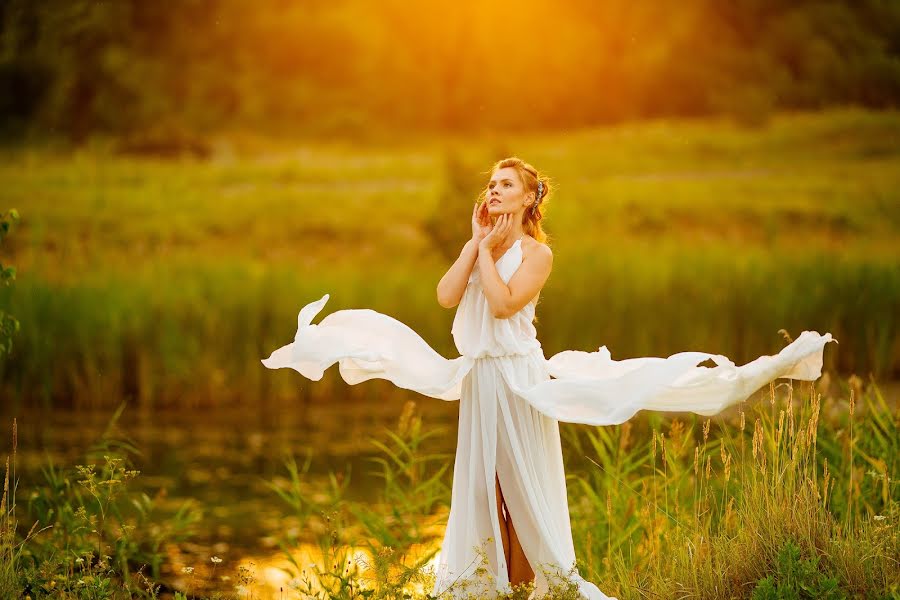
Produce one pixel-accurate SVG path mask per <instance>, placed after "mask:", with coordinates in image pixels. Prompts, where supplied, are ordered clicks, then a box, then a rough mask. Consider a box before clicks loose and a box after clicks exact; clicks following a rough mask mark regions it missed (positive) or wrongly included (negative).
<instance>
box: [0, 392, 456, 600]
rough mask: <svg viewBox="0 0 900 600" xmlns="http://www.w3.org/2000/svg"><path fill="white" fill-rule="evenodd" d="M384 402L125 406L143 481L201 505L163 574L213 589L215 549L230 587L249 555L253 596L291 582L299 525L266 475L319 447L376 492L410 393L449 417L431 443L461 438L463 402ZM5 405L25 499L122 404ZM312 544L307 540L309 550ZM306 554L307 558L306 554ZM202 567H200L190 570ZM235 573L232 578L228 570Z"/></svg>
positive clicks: (125, 425)
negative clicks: (283, 544) (47, 469)
mask: <svg viewBox="0 0 900 600" xmlns="http://www.w3.org/2000/svg"><path fill="white" fill-rule="evenodd" d="M381 398H382V401H379V402H372V403H366V404H360V403H359V402H358V401H357V402H354V403H351V402H346V401H342V400H341V399H336V400H335V401H333V402H329V403H320V404H309V405H306V406H305V407H303V409H302V411H298V410H296V409H295V408H294V407H292V406H280V407H277V408H274V409H273V408H269V409H267V410H258V409H257V408H256V407H254V406H247V407H230V408H224V409H215V410H208V409H207V410H179V411H154V412H143V413H140V412H137V411H136V409H135V410H129V409H128V408H127V407H126V409H125V411H124V412H123V413H122V416H121V418H120V419H119V422H118V425H117V429H118V431H120V432H121V433H123V434H124V435H125V436H127V437H128V438H130V440H131V441H132V442H133V443H134V444H135V445H136V446H137V448H139V449H140V451H141V454H140V455H139V456H136V457H134V459H133V460H134V463H135V468H137V469H138V470H140V471H141V473H140V476H139V477H138V478H137V479H136V480H135V481H134V485H136V486H137V487H138V488H140V489H142V490H145V491H146V492H147V493H148V494H149V495H150V496H151V497H153V496H156V497H157V500H158V502H159V504H160V505H161V506H162V507H163V508H164V510H174V508H175V507H176V506H177V505H179V504H181V503H182V502H183V501H184V500H186V499H193V500H194V501H196V502H197V503H198V504H199V506H201V507H202V508H203V513H204V514H203V519H202V521H201V522H200V523H199V524H198V526H197V528H196V530H197V535H196V536H195V537H194V538H193V540H192V542H190V543H185V544H179V545H177V547H176V546H175V545H173V546H172V547H170V548H167V549H166V555H167V556H166V565H165V567H164V572H163V581H165V582H167V583H170V584H175V585H178V586H179V587H180V589H184V587H183V586H184V585H190V586H191V587H192V589H195V590H198V591H199V590H200V589H203V587H204V584H205V585H208V582H209V580H210V579H211V578H212V567H213V564H212V563H211V560H210V559H211V557H213V556H216V557H219V558H221V559H222V562H221V563H219V564H217V565H215V578H216V579H217V580H218V587H217V588H215V589H219V590H220V591H230V590H232V589H233V586H234V585H235V584H236V583H237V582H236V580H237V574H236V573H237V569H238V567H239V566H240V565H245V566H246V565H249V564H251V563H252V564H253V568H254V570H255V573H256V576H257V581H258V584H257V586H258V587H257V588H256V589H255V591H254V597H259V595H260V594H262V595H263V597H265V596H266V592H265V589H266V588H265V587H264V585H263V584H264V583H265V582H268V584H269V589H270V592H271V591H272V590H277V589H278V587H279V585H281V586H283V585H284V577H285V575H284V574H283V572H281V571H280V570H279V567H281V566H286V564H287V563H286V561H285V557H284V556H283V553H282V551H281V550H280V549H279V548H278V547H277V541H278V538H279V536H280V535H281V534H282V533H283V532H284V531H285V530H287V529H288V528H290V527H292V526H294V527H295V526H296V523H295V522H294V521H295V520H294V519H292V517H291V516H290V512H291V509H290V507H288V506H287V505H286V504H285V503H284V501H283V500H281V499H280V498H279V497H278V496H277V495H276V494H275V493H274V491H272V490H271V489H270V488H269V487H268V486H267V485H266V482H267V481H272V480H274V479H275V478H277V477H286V476H287V474H288V473H287V470H286V468H285V466H284V458H285V457H286V456H288V455H291V454H292V455H294V456H295V457H296V458H297V461H298V463H301V464H302V462H303V460H304V458H305V457H306V453H307V451H308V450H311V451H312V452H313V462H312V465H311V468H310V471H309V476H310V477H311V478H312V479H313V480H324V478H325V476H326V475H327V473H328V471H329V470H333V471H341V470H344V469H345V468H346V467H348V466H349V468H350V472H351V484H350V489H349V490H348V497H349V498H351V499H357V500H358V499H364V498H371V497H372V489H373V487H372V486H377V485H380V481H379V480H377V479H376V478H375V477H373V476H372V475H371V471H373V470H374V469H375V468H376V467H377V465H374V464H372V463H371V461H369V460H368V458H369V457H372V456H374V455H376V454H379V451H378V450H377V449H376V448H375V447H374V446H372V444H371V442H370V440H369V438H370V437H375V438H377V439H379V440H384V439H385V438H386V436H385V435H384V431H383V430H384V428H390V429H392V430H393V429H395V428H396V424H397V419H398V418H399V416H400V414H401V412H402V410H403V406H404V403H405V401H406V400H415V401H416V407H417V413H418V414H419V415H421V416H422V419H423V425H424V426H425V427H428V428H430V427H433V426H443V427H445V428H446V431H447V435H445V436H440V437H439V438H433V441H431V442H429V446H428V448H429V450H430V451H438V452H452V451H453V449H454V447H455V442H456V419H457V411H458V405H457V403H456V402H444V401H441V400H435V399H431V398H425V397H422V396H417V395H415V394H413V393H406V392H405V391H403V390H399V391H395V392H394V393H393V394H389V395H388V394H386V395H382V396H381ZM2 413H3V421H2V423H3V424H4V426H5V427H6V431H7V432H8V434H7V440H8V441H7V443H6V444H5V445H6V448H7V450H8V449H9V448H10V445H11V439H12V437H11V430H12V418H13V417H16V419H17V427H18V436H17V438H18V445H17V453H16V466H17V474H18V477H19V480H20V484H19V493H18V498H19V499H20V505H21V504H22V502H21V499H24V498H26V497H27V496H26V494H27V493H28V492H27V490H28V487H29V486H30V485H34V483H35V482H39V481H40V477H41V476H40V469H41V467H42V466H44V465H45V464H46V463H47V460H48V459H49V460H52V461H53V463H54V464H56V465H58V466H63V465H64V466H71V465H74V464H78V463H80V462H84V459H83V456H84V452H85V451H86V449H87V448H88V447H89V446H90V445H91V444H92V443H94V442H95V441H96V440H97V439H98V438H99V437H100V435H101V434H102V432H103V431H104V429H105V428H106V427H107V424H108V423H109V420H110V418H111V416H112V411H108V410H97V411H84V410H80V411H77V412H66V411H58V410H57V411H37V410H22V411H21V412H20V413H19V414H10V413H12V411H11V410H9V409H8V408H7V409H6V410H4V411H2ZM311 551H312V546H301V547H300V548H297V552H298V553H299V554H300V555H309V553H310V552H311ZM304 560H305V558H304ZM185 566H189V567H191V566H192V567H194V568H195V572H194V574H193V577H194V579H195V581H193V582H191V581H190V579H191V578H190V576H188V575H185V574H183V573H182V571H181V570H182V568H183V567H185ZM223 575H224V576H226V577H229V576H230V577H231V579H227V580H225V581H222V580H221V576H223Z"/></svg>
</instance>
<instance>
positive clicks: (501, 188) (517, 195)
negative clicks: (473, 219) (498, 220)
mask: <svg viewBox="0 0 900 600" xmlns="http://www.w3.org/2000/svg"><path fill="white" fill-rule="evenodd" d="M485 195H486V200H487V201H488V214H489V215H490V216H492V217H499V216H500V215H502V214H504V213H513V214H515V213H517V212H518V213H521V212H524V210H525V201H526V199H527V194H526V193H525V187H524V186H523V185H522V180H521V179H520V178H519V173H518V171H516V169H515V167H504V168H502V169H498V170H496V171H494V175H493V176H492V177H491V180H490V181H489V182H488V187H487V191H486V192H485Z"/></svg>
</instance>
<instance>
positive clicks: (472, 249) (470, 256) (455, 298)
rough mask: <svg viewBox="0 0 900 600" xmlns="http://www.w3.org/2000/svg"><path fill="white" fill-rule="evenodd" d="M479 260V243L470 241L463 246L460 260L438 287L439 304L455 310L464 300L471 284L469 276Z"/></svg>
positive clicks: (457, 260) (445, 275)
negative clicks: (468, 285)
mask: <svg viewBox="0 0 900 600" xmlns="http://www.w3.org/2000/svg"><path fill="white" fill-rule="evenodd" d="M477 259H478V242H476V241H475V240H469V241H468V242H466V245H465V246H463V249H462V252H460V253H459V258H457V259H456V262H455V263H453V266H451V267H450V269H449V270H448V271H447V272H446V273H445V274H444V276H443V277H441V280H440V282H439V283H438V286H437V299H438V304H440V305H441V306H443V307H444V308H453V307H454V306H456V305H457V304H459V301H460V300H462V296H463V292H465V291H466V285H467V284H468V283H469V275H471V274H472V269H473V268H474V267H475V261H476V260H477Z"/></svg>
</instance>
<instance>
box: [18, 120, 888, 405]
mask: <svg viewBox="0 0 900 600" xmlns="http://www.w3.org/2000/svg"><path fill="white" fill-rule="evenodd" d="M898 136H900V115H898V114H897V113H868V112H859V111H838V112H831V113H824V114H815V115H790V114H784V115H781V116H780V117H779V118H778V119H776V120H775V121H773V123H772V124H771V125H770V126H769V127H767V128H764V129H761V130H755V131H746V130H742V129H739V128H735V127H733V126H731V125H728V124H727V123H723V122H718V121H710V120H705V121H696V122H691V121H682V122H674V123H673V122H665V121H657V122H649V123H644V124H640V125H623V126H619V127H614V128H608V129H594V130H582V131H577V132H571V133H568V134H561V133H557V134H546V135H540V136H519V137H510V138H507V139H505V140H502V141H497V140H492V139H471V140H464V141H462V140H450V139H447V140H426V141H423V142H422V143H421V144H417V145H415V146H404V145H398V146H392V147H364V148H358V147H350V146H345V145H341V144H338V143H330V144H304V145H300V146H296V147H293V146H291V147H288V146H280V145H278V144H277V143H274V142H273V143H272V145H270V146H259V145H252V144H250V143H249V142H244V145H240V143H239V142H234V144H235V145H233V146H232V147H231V150H230V151H229V150H227V147H226V146H223V148H226V149H223V150H222V152H221V154H219V155H217V157H216V158H215V159H213V160H209V161H192V160H189V161H175V162H162V161H146V160H145V161H139V160H132V159H123V158H118V157H115V156H113V155H111V154H109V152H108V147H105V146H103V145H102V144H100V145H98V146H97V147H94V148H92V149H89V150H84V151H79V152H76V153H74V154H67V153H64V154H56V153H53V152H50V151H47V150H37V149H32V150H23V151H15V152H9V153H8V154H7V155H6V157H5V160H3V161H0V180H2V181H4V182H5V183H6V185H5V186H4V187H3V189H2V190H0V202H3V203H7V204H15V205H18V206H24V207H27V212H26V213H25V214H26V218H25V219H24V220H23V221H22V223H21V231H20V232H19V234H18V235H16V236H14V237H12V238H9V239H8V240H7V242H8V243H7V244H5V245H4V249H5V250H7V251H9V252H10V253H11V255H12V258H13V260H14V262H15V263H16V265H17V266H18V267H19V269H20V272H27V273H28V274H29V276H28V277H27V278H25V279H24V281H21V282H19V283H18V284H17V286H16V290H15V293H14V294H11V293H9V290H4V289H3V288H0V308H2V309H3V310H7V311H8V312H11V313H13V314H15V315H16V316H17V317H18V318H19V319H20V320H21V321H22V323H23V324H24V323H27V324H28V326H27V327H23V331H22V332H21V333H20V335H19V336H18V342H17V343H16V345H15V347H14V349H13V350H14V352H13V353H12V354H11V355H10V356H9V357H8V358H7V359H5V360H2V361H0V393H2V394H3V396H4V397H5V398H10V399H11V403H12V404H13V405H21V404H23V403H26V402H28V403H40V404H42V405H44V406H48V407H63V406H76V407H92V406H103V407H106V408H110V409H111V408H113V407H114V406H116V405H117V403H118V401H119V399H131V400H133V401H135V402H136V403H138V404H139V405H140V406H142V407H161V406H180V407H183V406H204V405H209V404H216V403H218V404H222V403H227V402H235V403H237V402H244V401H245V400H246V399H247V398H258V399H260V401H271V402H282V401H283V402H286V403H289V404H290V405H295V403H296V402H297V401H298V400H307V399H311V398H328V397H331V396H333V395H334V393H335V391H336V390H340V393H341V394H342V395H344V396H347V397H349V399H350V400H352V399H354V398H371V396H372V395H376V396H384V395H385V394H390V393H391V386H390V385H389V384H385V385H382V383H383V382H368V383H366V384H365V385H361V386H354V387H351V388H346V387H345V386H344V385H343V384H342V383H341V382H340V381H339V380H338V377H337V373H336V369H335V370H332V371H331V372H329V373H327V374H326V376H325V378H324V380H323V381H322V382H319V383H317V384H315V385H309V384H308V382H304V381H299V380H298V376H297V374H296V373H294V372H289V371H284V372H271V371H268V370H266V369H264V368H262V367H261V365H260V364H259V359H260V358H261V357H265V356H268V353H269V352H271V351H272V350H273V349H275V348H277V347H279V346H281V345H283V344H286V343H288V342H289V341H290V340H291V338H292V336H293V334H294V331H295V327H296V314H297V311H298V310H299V309H300V307H302V306H303V305H304V304H306V303H308V302H311V301H313V300H316V299H318V298H320V297H321V296H322V295H323V294H324V293H326V292H327V293H330V294H331V300H330V301H329V304H328V305H327V306H326V307H325V312H326V313H327V312H331V311H334V310H338V309H341V308H360V307H365V308H373V309H375V310H379V311H382V312H384V313H387V314H389V315H391V316H394V317H396V318H398V319H400V320H402V321H403V322H405V323H407V324H409V325H410V326H411V327H413V328H414V329H415V330H416V331H417V332H419V333H420V334H421V335H422V336H423V337H424V338H425V339H426V340H427V341H428V342H429V343H431V344H432V345H433V346H434V347H435V348H436V349H437V350H438V351H439V352H441V353H442V354H444V355H445V356H448V357H452V356H456V354H457V353H456V349H455V347H454V346H453V343H452V339H451V337H450V335H449V331H450V325H451V322H452V318H453V313H452V311H447V310H443V309H441V308H440V307H439V306H438V304H437V302H436V300H435V298H434V287H435V285H436V282H437V281H438V279H439V278H440V276H441V275H442V274H443V272H444V271H445V269H446V268H447V267H448V266H449V264H450V261H451V260H452V257H455V256H456V254H457V253H458V252H459V249H460V248H461V247H462V243H463V241H464V239H465V236H466V235H468V233H467V228H468V227H469V225H468V220H469V218H470V215H471V202H472V201H473V200H474V198H475V197H476V196H477V195H478V190H479V187H480V186H481V185H483V184H484V182H485V181H486V180H487V176H486V175H484V174H483V172H484V171H485V170H486V169H487V168H488V167H489V166H490V164H491V161H493V160H494V159H495V158H497V157H498V156H502V155H507V154H513V153H515V154H518V155H521V156H524V157H526V158H527V159H528V160H530V161H532V162H533V163H534V164H536V165H538V166H539V168H541V169H543V170H544V171H545V172H546V173H547V174H548V175H549V176H550V177H551V178H552V179H553V181H554V182H556V184H557V188H556V190H555V191H554V192H553V196H552V197H551V198H550V200H549V201H548V215H547V220H546V224H547V228H548V231H549V232H550V235H551V244H552V246H553V248H554V253H555V261H554V272H553V274H552V275H551V277H550V280H549V281H548V283H547V285H546V287H545V289H544V291H543V293H542V295H541V300H540V304H539V306H538V322H537V326H538V337H539V339H540V340H541V342H542V343H543V346H544V350H545V355H546V356H548V357H549V356H551V355H552V354H554V353H556V352H559V351H562V350H566V349H581V350H596V349H597V348H598V347H599V346H600V345H603V344H605V345H607V347H608V348H609V349H610V351H611V352H612V356H613V358H615V359H622V358H628V357H631V356H667V355H669V354H672V353H674V352H678V351H681V350H685V349H696V350H703V351H708V352H715V353H720V354H725V355H727V356H729V357H730V358H732V360H734V361H735V362H736V363H738V364H743V363H744V362H746V361H749V360H752V359H753V358H755V357H756V356H760V355H762V354H774V353H775V352H777V351H778V350H779V349H780V348H781V346H782V344H783V340H782V337H781V335H780V334H778V331H779V330H780V329H786V330H787V331H788V332H790V333H791V334H792V335H795V336H796V335H797V334H798V333H799V332H800V331H802V330H804V329H813V330H817V331H819V332H825V331H830V332H831V333H832V334H833V335H834V337H835V338H836V339H837V340H839V342H840V346H836V345H835V346H833V347H834V351H833V352H826V355H825V360H826V365H825V366H826V369H829V370H831V369H834V370H837V371H838V372H841V373H845V374H849V373H853V372H856V373H859V374H860V375H866V374H868V373H872V374H873V375H875V376H876V378H878V379H880V380H885V381H889V380H892V379H895V378H896V377H897V376H898V374H900V346H898V345H897V344H896V340H897V339H898V337H900V335H898V334H900V322H898V315H900V242H898V240H900V235H898V233H900V212H898V210H897V207H898V206H900V192H898V190H900V146H898V145H897V144H896V140H897V139H898ZM224 143H225V142H224V141H223V144H224Z"/></svg>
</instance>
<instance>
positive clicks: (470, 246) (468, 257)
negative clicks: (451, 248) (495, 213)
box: [437, 200, 491, 308]
mask: <svg viewBox="0 0 900 600" xmlns="http://www.w3.org/2000/svg"><path fill="white" fill-rule="evenodd" d="M490 230H491V218H490V216H489V215H488V210H487V200H485V201H484V202H481V203H479V204H476V205H475V206H474V207H473V208H472V239H470V240H469V241H468V242H466V245H465V246H463V249H462V252H460V253H459V258H457V259H456V262H455V263H453V266H451V267H450V270H449V271H447V272H446V273H445V274H444V276H443V277H441V280H440V281H439V282H438V286H437V299H438V304H440V305H441V306H443V307H444V308H453V307H454V306H456V305H457V304H459V301H460V300H462V296H463V293H464V292H465V291H466V285H468V283H469V275H471V274H472V269H473V268H474V267H475V261H476V260H478V244H480V243H481V240H483V239H484V236H486V235H487V234H488V232H489V231H490Z"/></svg>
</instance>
